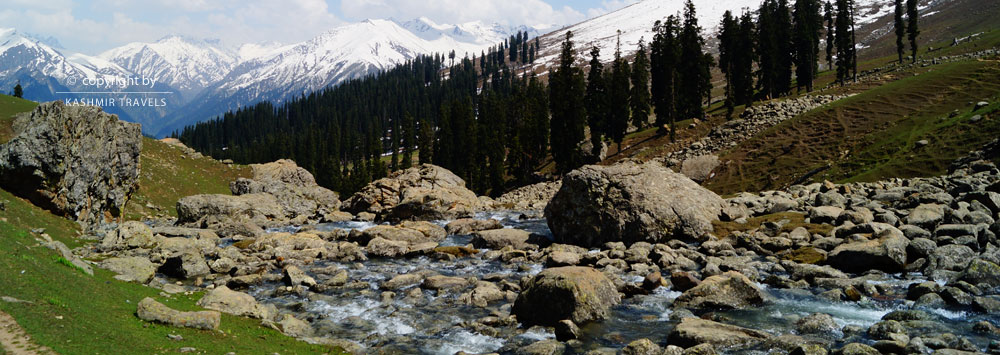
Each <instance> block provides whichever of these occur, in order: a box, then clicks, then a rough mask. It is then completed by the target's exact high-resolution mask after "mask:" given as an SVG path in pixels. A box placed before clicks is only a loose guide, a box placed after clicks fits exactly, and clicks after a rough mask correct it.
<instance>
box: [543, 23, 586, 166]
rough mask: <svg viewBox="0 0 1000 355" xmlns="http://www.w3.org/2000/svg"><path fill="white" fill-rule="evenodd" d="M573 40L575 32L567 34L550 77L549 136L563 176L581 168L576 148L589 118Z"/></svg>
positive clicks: (554, 157)
mask: <svg viewBox="0 0 1000 355" xmlns="http://www.w3.org/2000/svg"><path fill="white" fill-rule="evenodd" d="M572 39H573V33H572V32H571V31H566V40H565V41H564V42H563V44H562V50H561V51H560V55H559V66H558V67H557V68H556V70H555V71H554V72H553V73H552V75H551V77H550V78H549V106H550V111H551V112H552V121H551V127H552V134H550V136H549V137H550V141H551V147H552V158H553V160H554V161H555V163H556V168H557V170H558V171H559V172H560V173H567V172H569V171H570V170H573V169H576V168H577V167H579V166H580V165H582V162H581V160H582V159H581V156H580V153H579V151H577V149H576V145H577V144H578V143H580V142H581V141H583V139H584V135H583V127H584V123H585V120H586V117H587V112H586V109H585V108H584V103H583V97H584V95H585V93H586V84H585V83H584V80H583V71H582V70H580V68H577V67H576V66H574V63H573V61H574V56H573V40H572Z"/></svg>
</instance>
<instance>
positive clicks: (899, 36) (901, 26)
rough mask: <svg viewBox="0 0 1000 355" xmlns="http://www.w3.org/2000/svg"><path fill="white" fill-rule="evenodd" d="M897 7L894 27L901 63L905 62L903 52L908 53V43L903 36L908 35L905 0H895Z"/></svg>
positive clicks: (897, 53) (897, 51) (895, 6)
mask: <svg viewBox="0 0 1000 355" xmlns="http://www.w3.org/2000/svg"><path fill="white" fill-rule="evenodd" d="M893 5H894V8H895V11H894V15H895V16H894V19H895V22H893V28H895V30H896V55H897V56H898V57H899V64H903V54H904V53H906V45H905V44H904V42H903V37H904V36H906V23H905V22H903V0H893Z"/></svg>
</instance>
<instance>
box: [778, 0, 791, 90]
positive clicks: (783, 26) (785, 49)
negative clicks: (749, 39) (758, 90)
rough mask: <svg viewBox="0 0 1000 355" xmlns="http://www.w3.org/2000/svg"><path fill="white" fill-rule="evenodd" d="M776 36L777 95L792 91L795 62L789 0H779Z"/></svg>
mask: <svg viewBox="0 0 1000 355" xmlns="http://www.w3.org/2000/svg"><path fill="white" fill-rule="evenodd" d="M774 19H775V25H774V31H775V37H776V38H777V40H778V41H777V52H776V54H777V62H776V63H775V64H777V68H776V69H777V70H776V72H775V73H776V74H777V76H776V77H775V78H776V81H775V84H776V85H775V96H781V95H785V94H788V93H789V92H791V91H792V64H793V63H794V62H795V60H794V57H793V54H794V52H795V49H794V47H793V46H792V17H791V12H790V11H789V9H788V0H778V7H777V8H776V9H775V13H774Z"/></svg>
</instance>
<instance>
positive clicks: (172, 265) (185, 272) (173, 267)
mask: <svg viewBox="0 0 1000 355" xmlns="http://www.w3.org/2000/svg"><path fill="white" fill-rule="evenodd" d="M159 271H160V272H162V273H164V274H166V275H167V276H171V277H176V278H179V279H193V278H196V277H198V276H205V275H208V274H210V273H212V269H211V268H209V266H208V263H207V262H206V261H205V257H204V256H202V255H201V253H198V252H193V251H184V252H179V253H176V254H174V255H173V256H171V257H169V258H167V259H166V260H165V261H164V263H163V265H162V266H160V268H159Z"/></svg>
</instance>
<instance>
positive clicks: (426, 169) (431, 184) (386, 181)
mask: <svg viewBox="0 0 1000 355" xmlns="http://www.w3.org/2000/svg"><path fill="white" fill-rule="evenodd" d="M345 204H346V206H347V207H346V208H345V209H346V210H348V211H350V212H352V213H355V214H358V213H361V212H369V213H374V214H375V215H377V216H379V217H380V218H381V219H383V220H407V219H415V220H436V219H455V218H461V217H470V216H472V214H473V213H474V212H475V211H476V209H477V208H478V207H479V198H478V197H477V196H476V194H475V193H474V192H472V190H469V189H467V188H466V187H465V180H462V178H459V177H458V176H456V175H455V174H453V173H452V172H450V171H448V170H447V169H445V168H442V167H439V166H436V165H430V164H421V165H419V166H416V167H413V168H409V169H406V170H400V171H396V172H394V173H392V174H390V175H389V176H388V177H386V178H382V179H379V180H376V181H374V182H372V183H370V184H368V186H365V187H364V188H362V189H361V191H358V193H356V194H354V196H351V198H350V199H348V200H347V201H345Z"/></svg>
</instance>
